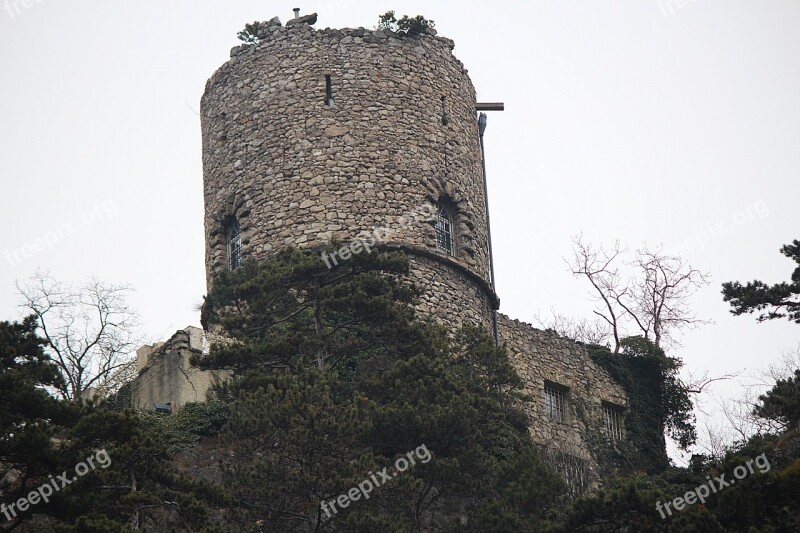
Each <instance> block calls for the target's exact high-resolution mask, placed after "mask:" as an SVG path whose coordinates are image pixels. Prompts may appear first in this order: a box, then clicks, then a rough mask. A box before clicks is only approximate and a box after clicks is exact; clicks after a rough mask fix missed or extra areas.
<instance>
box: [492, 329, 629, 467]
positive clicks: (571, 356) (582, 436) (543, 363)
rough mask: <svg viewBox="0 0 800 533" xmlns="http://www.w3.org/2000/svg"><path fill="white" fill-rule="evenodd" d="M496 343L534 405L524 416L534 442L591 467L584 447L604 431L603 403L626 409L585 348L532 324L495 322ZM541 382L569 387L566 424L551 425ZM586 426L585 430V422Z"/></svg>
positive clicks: (622, 394) (624, 398) (618, 391)
mask: <svg viewBox="0 0 800 533" xmlns="http://www.w3.org/2000/svg"><path fill="white" fill-rule="evenodd" d="M498 329H499V332H500V339H501V342H502V343H503V344H505V345H506V347H507V348H508V354H509V357H510V359H511V362H512V364H513V365H514V367H515V368H516V370H517V372H518V373H519V374H520V376H521V377H522V379H523V381H524V384H525V389H524V392H526V393H527V394H529V395H531V396H532V398H533V401H532V403H531V405H530V409H529V411H528V414H529V416H530V417H531V426H530V430H531V434H532V436H533V440H534V442H536V443H537V444H540V445H542V446H544V447H545V448H548V447H556V448H557V451H559V452H561V453H565V454H569V455H572V456H574V457H577V458H580V459H583V460H585V461H588V462H589V465H590V466H591V467H592V469H594V468H595V467H596V464H595V461H594V458H593V457H592V455H591V453H590V449H589V447H588V446H587V437H588V434H587V432H588V431H590V430H591V429H592V428H591V426H592V425H593V424H595V426H594V429H595V430H596V428H598V427H602V422H603V414H602V410H601V406H602V402H603V401H606V402H609V403H611V404H614V405H616V406H619V407H622V408H624V407H626V406H627V404H628V401H627V396H626V394H625V391H624V390H623V389H622V387H621V386H620V385H619V384H617V383H616V382H615V381H614V380H613V379H612V378H611V377H610V376H609V375H608V373H607V372H606V371H605V370H604V369H603V368H601V367H599V366H598V365H596V364H595V363H594V361H592V359H591V357H590V355H589V353H588V351H587V350H586V348H585V347H584V346H583V345H582V344H580V343H577V342H575V341H573V340H571V339H568V338H565V337H560V336H558V335H557V334H556V333H555V332H553V331H552V330H548V331H541V330H538V329H535V328H533V327H532V326H531V325H530V324H526V323H524V322H520V321H518V320H512V319H510V318H508V317H507V316H505V315H502V314H501V315H499V317H498ZM545 380H547V381H550V382H553V383H556V384H559V385H561V386H564V387H567V389H568V393H567V401H566V404H567V413H566V414H567V416H566V421H565V422H564V423H560V422H555V421H553V420H551V419H550V418H549V417H548V416H547V413H546V410H545V403H544V386H545ZM587 420H588V421H589V422H590V423H589V424H588V426H590V427H587V423H586V421H587Z"/></svg>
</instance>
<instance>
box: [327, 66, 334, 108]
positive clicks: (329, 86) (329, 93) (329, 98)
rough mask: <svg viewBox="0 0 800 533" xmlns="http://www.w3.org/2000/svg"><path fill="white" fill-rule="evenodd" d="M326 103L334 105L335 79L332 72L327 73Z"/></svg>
mask: <svg viewBox="0 0 800 533" xmlns="http://www.w3.org/2000/svg"><path fill="white" fill-rule="evenodd" d="M325 105H326V106H328V107H333V81H331V75H330V74H325Z"/></svg>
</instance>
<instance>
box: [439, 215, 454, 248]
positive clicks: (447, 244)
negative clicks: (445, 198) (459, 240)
mask: <svg viewBox="0 0 800 533" xmlns="http://www.w3.org/2000/svg"><path fill="white" fill-rule="evenodd" d="M453 241H454V238H453V215H452V213H451V212H450V210H449V209H447V208H446V207H444V206H442V205H440V206H439V208H438V210H437V213H436V248H437V249H438V250H439V251H440V252H443V253H446V254H447V255H454V252H455V245H454V244H453Z"/></svg>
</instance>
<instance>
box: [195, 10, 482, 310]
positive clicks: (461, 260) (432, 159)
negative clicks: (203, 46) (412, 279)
mask: <svg viewBox="0 0 800 533" xmlns="http://www.w3.org/2000/svg"><path fill="white" fill-rule="evenodd" d="M259 40H260V42H259V44H257V45H242V46H238V47H236V48H234V49H233V50H232V51H231V59H230V61H228V62H227V63H225V64H224V65H223V66H222V67H220V68H219V70H218V71H217V72H216V73H215V74H214V75H213V76H212V77H211V78H210V79H209V80H208V83H207V85H206V91H205V94H204V95H203V98H202V102H201V116H202V129H203V169H204V170H203V175H204V189H205V190H204V195H205V231H206V272H207V276H208V278H209V280H208V281H209V283H210V282H211V277H212V276H213V274H214V273H215V272H219V271H220V270H221V269H224V268H226V266H227V249H226V233H225V227H226V222H227V221H228V220H230V219H231V218H232V217H233V218H235V219H236V220H238V222H239V225H240V227H241V230H242V237H243V238H242V242H243V249H244V256H245V258H247V257H255V258H258V259H261V258H265V257H267V256H268V255H269V254H270V253H271V252H273V251H275V250H277V249H279V248H282V247H284V246H288V245H292V246H297V247H300V248H315V247H317V246H320V245H324V244H326V243H329V242H330V241H331V240H337V241H342V242H347V241H350V240H352V239H355V238H357V237H358V236H359V235H364V234H367V233H371V232H372V231H373V230H374V229H375V228H386V227H389V228H392V231H391V233H390V237H388V238H387V240H386V243H387V244H389V245H397V246H404V247H407V248H409V251H410V252H411V253H413V254H414V255H416V256H417V257H416V259H415V261H414V267H413V268H414V270H415V275H416V276H417V278H418V280H419V281H420V282H421V283H422V284H423V285H425V286H426V288H428V289H429V293H428V295H427V297H426V298H427V300H426V302H427V308H429V309H432V310H433V309H437V307H439V306H441V307H444V308H446V310H445V311H442V310H441V309H437V311H435V312H434V313H433V314H435V315H436V314H442V313H444V314H446V315H448V316H449V317H450V318H451V319H453V320H454V321H455V322H458V323H461V322H463V321H464V320H469V321H471V322H477V323H482V324H485V323H487V321H488V320H489V316H490V307H491V306H492V305H494V306H496V305H497V302H496V297H495V296H494V294H493V293H492V292H491V289H490V288H489V285H488V283H487V282H486V280H488V275H489V274H488V272H489V266H488V240H487V229H486V217H485V198H484V190H483V175H482V167H481V150H480V143H479V136H478V125H477V117H476V111H475V90H474V88H473V86H472V83H471V81H470V79H469V77H468V75H467V71H466V69H464V66H463V65H462V64H461V62H459V61H458V60H457V59H456V58H455V57H454V56H453V54H452V48H453V46H454V44H453V42H452V41H451V40H449V39H444V38H441V37H437V36H435V31H434V30H430V31H429V33H427V34H424V35H418V36H400V35H398V34H395V33H392V32H388V31H370V30H365V29H363V28H359V29H342V30H333V29H325V30H314V29H312V28H311V27H310V26H309V25H308V24H306V23H292V24H289V25H287V26H282V25H281V24H280V22H278V21H276V20H274V19H273V21H270V22H269V23H265V27H264V29H262V31H261V32H260V33H259ZM326 75H327V76H330V79H331V87H332V96H333V99H334V103H333V105H332V106H329V105H327V103H326V102H325V97H326ZM440 200H443V201H445V202H446V203H449V204H450V205H451V206H452V207H453V210H454V211H455V226H456V231H455V240H456V246H455V247H456V251H455V257H452V258H448V257H447V256H445V255H443V254H441V253H439V252H438V251H437V249H436V239H435V227H434V225H435V220H434V219H432V218H429V219H427V220H419V221H417V222H415V223H413V224H402V223H400V222H398V219H399V217H401V216H402V215H404V214H406V213H413V212H418V211H419V209H420V206H433V205H435V204H436V202H438V201H440ZM411 249H416V250H417V251H418V252H422V253H415V252H414V251H413V250H411ZM437 257H439V258H440V259H441V261H438V262H437V260H436V258H437ZM450 259H452V261H451V260H450ZM447 270H449V272H445V271H447ZM454 290H457V291H458V292H455V293H453V292H451V291H454ZM487 290H488V291H490V292H489V293H486V291H487Z"/></svg>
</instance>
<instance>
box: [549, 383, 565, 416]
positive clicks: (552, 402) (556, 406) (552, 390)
mask: <svg viewBox="0 0 800 533" xmlns="http://www.w3.org/2000/svg"><path fill="white" fill-rule="evenodd" d="M566 404H567V398H566V391H564V390H563V389H559V388H556V387H554V386H552V385H548V384H545V386H544V408H545V411H546V412H547V416H548V418H550V420H553V421H555V422H566V420H567V416H566V412H567V409H566V407H567V405H566Z"/></svg>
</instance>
